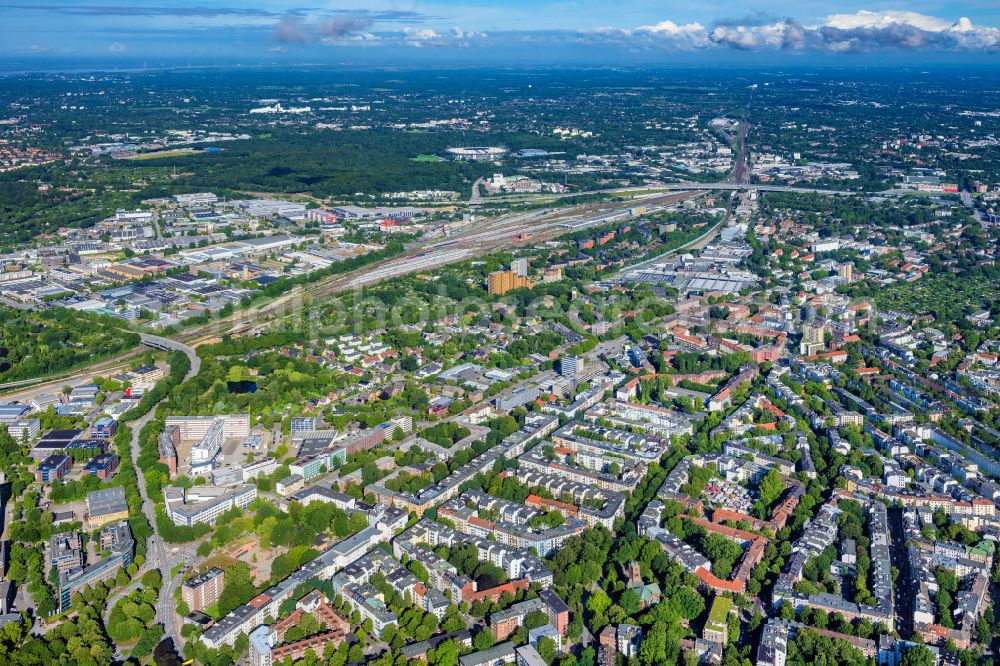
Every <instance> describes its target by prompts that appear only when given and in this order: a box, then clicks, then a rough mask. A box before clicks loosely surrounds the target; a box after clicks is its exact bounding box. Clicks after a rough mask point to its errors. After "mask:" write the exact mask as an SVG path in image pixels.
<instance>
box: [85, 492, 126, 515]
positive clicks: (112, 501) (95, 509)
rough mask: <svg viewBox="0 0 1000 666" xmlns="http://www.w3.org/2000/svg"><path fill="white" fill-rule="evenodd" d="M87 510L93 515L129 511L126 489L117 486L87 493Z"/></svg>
mask: <svg viewBox="0 0 1000 666" xmlns="http://www.w3.org/2000/svg"><path fill="white" fill-rule="evenodd" d="M87 511H88V512H90V515H91V517H93V516H106V515H108V514H112V513H119V512H121V511H128V501H127V500H126V499H125V489H124V488H122V487H121V486H115V487H113V488H102V489H100V490H94V491H92V492H90V493H87Z"/></svg>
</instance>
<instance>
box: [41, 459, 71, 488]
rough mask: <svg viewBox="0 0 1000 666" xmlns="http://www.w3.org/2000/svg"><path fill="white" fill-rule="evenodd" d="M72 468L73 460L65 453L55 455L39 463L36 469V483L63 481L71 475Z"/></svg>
mask: <svg viewBox="0 0 1000 666" xmlns="http://www.w3.org/2000/svg"><path fill="white" fill-rule="evenodd" d="M72 466H73V458H71V457H70V456H68V455H66V454H65V453H54V454H52V455H51V456H49V457H48V458H46V459H45V460H43V461H42V462H40V463H38V467H37V468H36V469H35V481H39V482H41V483H51V482H52V481H55V480H56V479H61V478H62V477H64V476H66V475H67V474H68V473H69V470H70V468H71V467H72Z"/></svg>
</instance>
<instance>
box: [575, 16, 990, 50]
mask: <svg viewBox="0 0 1000 666" xmlns="http://www.w3.org/2000/svg"><path fill="white" fill-rule="evenodd" d="M580 34H581V35H582V36H584V38H588V39H592V40H597V41H605V42H618V43H625V44H628V45H630V46H634V47H636V48H657V47H659V48H671V49H700V48H706V47H711V46H717V47H725V48H732V49H737V50H743V51H755V50H762V49H772V50H777V49H781V50H788V51H828V52H834V53H845V52H859V51H874V50H879V49H897V50H921V49H922V50H936V51H983V52H989V53H992V52H1000V30H998V29H997V28H994V27H980V26H976V25H973V23H972V21H970V20H969V19H968V18H965V17H962V18H959V19H958V20H957V21H948V20H946V19H942V18H939V17H936V16H928V15H926V14H920V13H917V12H910V11H878V12H875V11H868V10H861V11H858V12H856V13H854V14H831V15H829V16H827V17H826V18H824V19H823V20H822V21H821V22H820V23H818V24H815V25H803V24H802V23H800V22H798V21H796V20H795V19H792V18H786V19H781V20H776V19H767V18H766V17H763V20H755V19H753V18H748V19H742V20H728V19H726V20H719V21H717V22H715V24H714V25H713V26H712V27H711V28H705V27H704V26H702V25H701V24H700V23H687V24H678V23H676V22H674V21H670V20H664V21H660V22H659V23H656V24H654V25H645V26H640V27H638V28H635V29H632V30H618V29H613V28H602V29H599V30H594V31H589V32H585V33H580Z"/></svg>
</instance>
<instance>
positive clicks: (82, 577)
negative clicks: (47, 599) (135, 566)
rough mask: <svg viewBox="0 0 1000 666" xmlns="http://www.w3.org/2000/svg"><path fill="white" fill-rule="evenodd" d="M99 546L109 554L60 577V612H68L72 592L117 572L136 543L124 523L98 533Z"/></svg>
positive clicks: (128, 560) (130, 554) (123, 565)
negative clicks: (99, 536) (99, 535)
mask: <svg viewBox="0 0 1000 666" xmlns="http://www.w3.org/2000/svg"><path fill="white" fill-rule="evenodd" d="M119 490H120V489H119ZM101 544H102V547H104V546H107V547H106V548H105V550H109V551H110V554H108V555H107V556H106V557H103V558H101V559H100V560H98V561H97V562H95V563H93V564H91V565H90V566H88V567H86V568H84V569H80V570H77V571H75V572H67V573H64V574H61V575H60V576H59V599H58V601H59V611H60V612H64V611H67V610H69V609H70V606H71V604H72V602H73V592H76V591H78V590H81V589H83V588H84V587H88V586H92V585H94V584H95V583H98V582H100V581H103V580H107V579H108V578H111V577H113V576H114V575H115V574H117V573H118V570H119V569H121V568H122V567H125V566H128V565H129V564H130V563H131V562H132V556H133V553H134V552H135V540H134V539H133V537H132V531H131V530H130V529H129V526H128V523H127V522H120V523H117V524H115V525H108V526H107V527H105V528H104V529H103V530H102V531H101Z"/></svg>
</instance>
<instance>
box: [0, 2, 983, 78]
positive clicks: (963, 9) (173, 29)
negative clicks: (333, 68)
mask: <svg viewBox="0 0 1000 666" xmlns="http://www.w3.org/2000/svg"><path fill="white" fill-rule="evenodd" d="M998 26H1000V0H966V1H964V2H950V1H947V0H909V1H908V2H893V1H879V0H865V1H863V2H858V1H854V0H828V1H824V2H819V1H816V0H768V2H766V3H760V4H758V5H756V6H754V5H751V4H748V3H746V2H745V1H736V0H714V1H713V2H704V1H700V2H695V1H687V0H681V1H676V0H611V1H609V0H503V1H502V2H499V1H497V2H490V1H487V0H437V1H436V2H423V1H417V0H345V1H343V2H324V1H316V2H311V1H310V0H295V1H293V2H277V1H274V0H243V1H242V2H232V1H231V0H131V2H125V1H123V0H62V1H60V0H48V1H46V0H20V1H17V0H15V1H13V2H10V1H5V0H0V34H2V38H0V59H4V60H8V61H9V60H14V61H17V62H19V63H23V64H25V65H28V66H31V65H32V64H34V63H39V64H41V63H46V62H54V61H57V60H58V61H61V62H73V61H79V62H81V63H83V62H92V61H101V62H106V63H111V64H115V63H119V62H120V63H121V64H122V66H125V65H126V64H134V63H137V62H140V61H142V62H145V61H148V60H152V61H154V62H174V63H182V62H184V61H186V62H188V63H191V62H197V63H203V62H222V61H226V62H241V63H247V64H252V63H265V62H274V63H292V62H301V63H314V64H321V63H324V62H329V63H334V62H352V63H356V64H363V63H366V62H370V63H373V64H380V63H381V64H389V63H392V64H397V65H402V66H405V65H407V64H415V63H426V62H434V61H441V62H450V63H469V64H490V63H492V64H496V65H506V64H518V65H523V64H530V63H532V62H535V63H538V64H551V63H560V62H565V63H568V64H569V63H587V64H621V63H637V64H638V63H643V64H671V63H713V62H714V63H726V62H730V63H732V62H740V63H753V62H775V61H777V62H782V61H787V62H801V63H810V62H834V63H837V62H844V63H851V64H861V65H865V64H871V65H877V64H879V63H913V64H917V65H919V64H922V63H933V62H970V63H973V62H974V63H977V64H986V65H992V64H995V63H1000V29H998Z"/></svg>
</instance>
